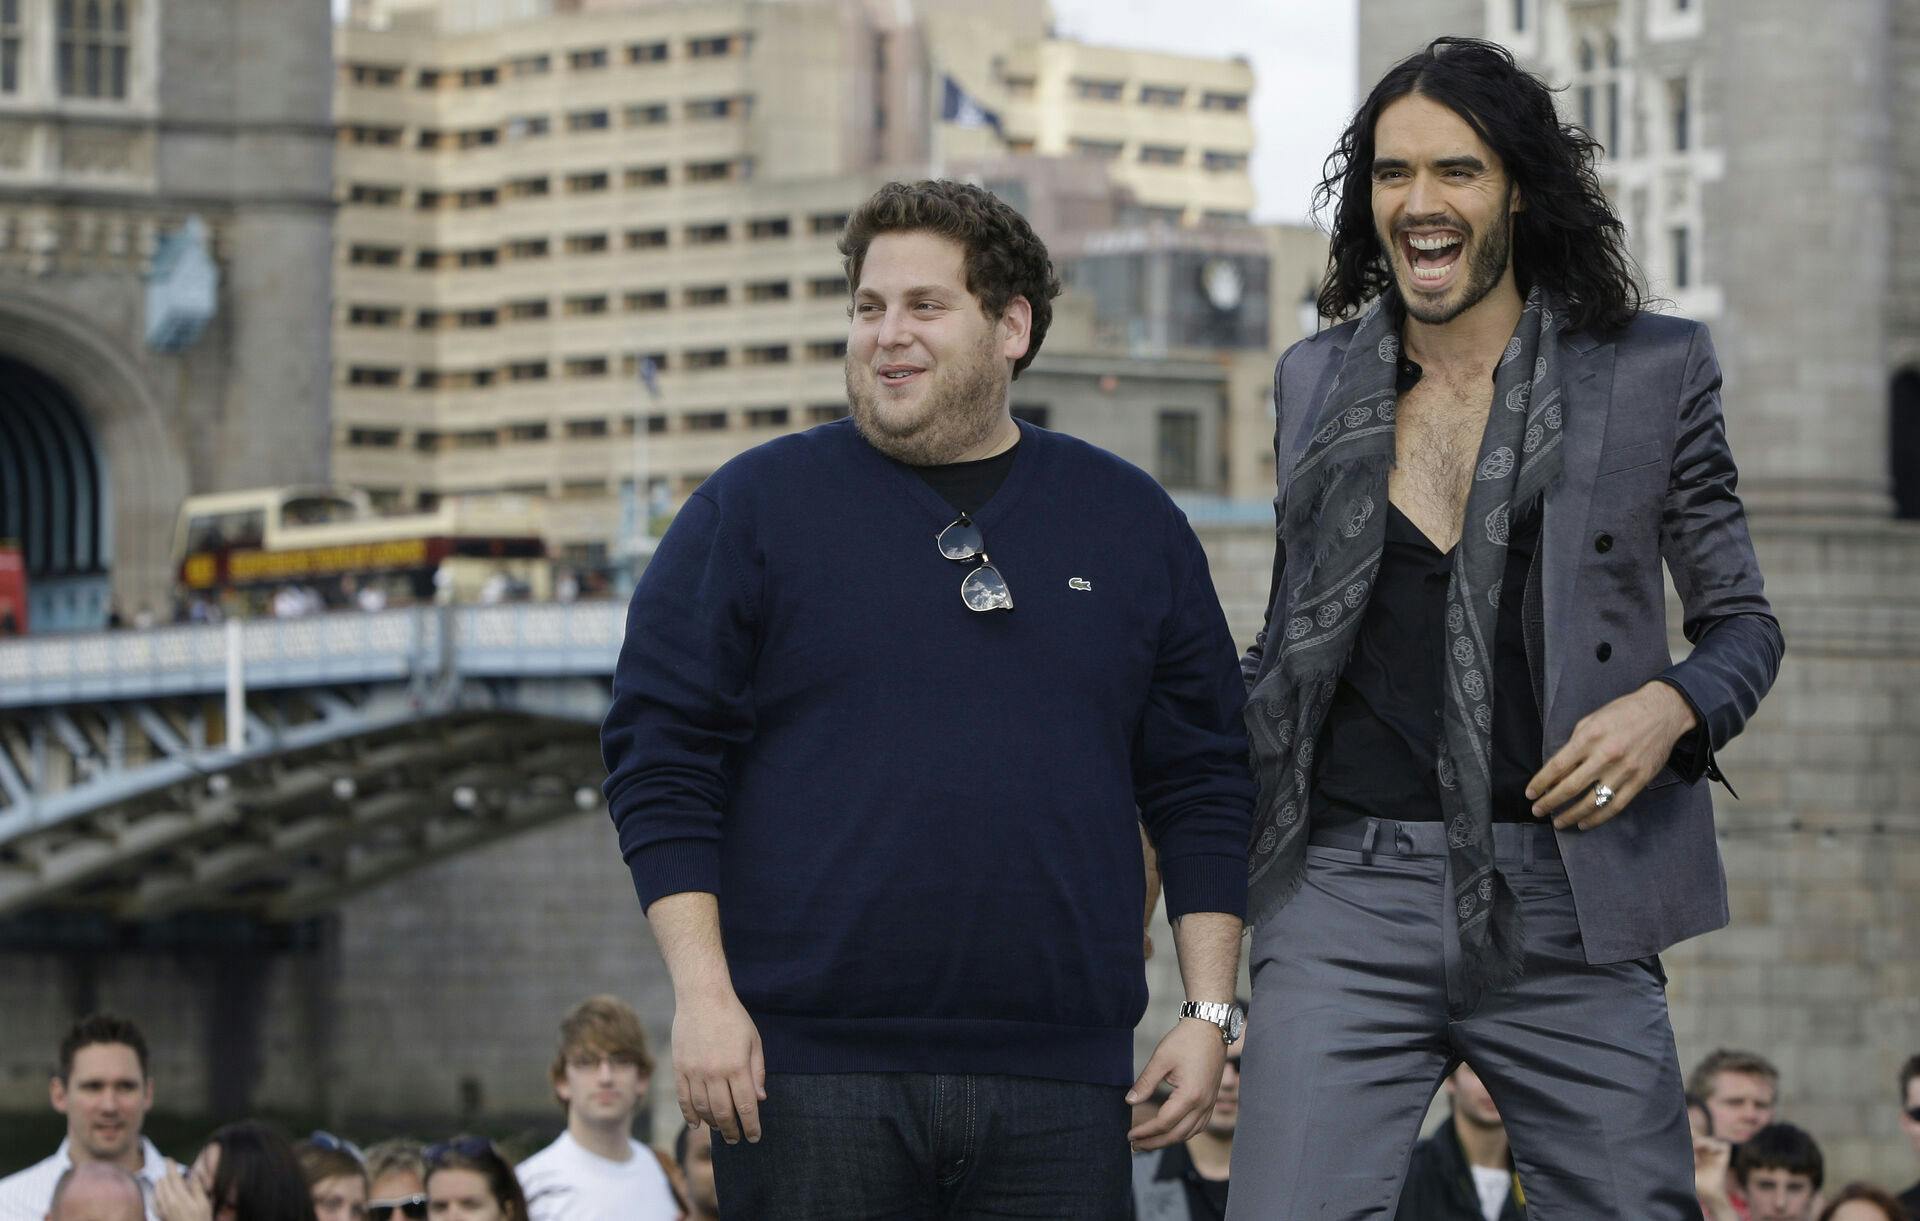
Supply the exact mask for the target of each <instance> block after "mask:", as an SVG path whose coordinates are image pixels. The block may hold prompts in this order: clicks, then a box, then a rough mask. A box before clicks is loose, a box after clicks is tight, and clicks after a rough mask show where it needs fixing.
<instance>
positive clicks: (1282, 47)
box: [1053, 0, 1358, 220]
mask: <svg viewBox="0 0 1920 1221" xmlns="http://www.w3.org/2000/svg"><path fill="white" fill-rule="evenodd" d="M1354 4H1355V0H1053V11H1054V19H1055V22H1054V23H1055V25H1056V26H1057V28H1058V30H1059V33H1060V34H1061V35H1062V36H1063V37H1067V38H1076V39H1080V40H1082V41H1084V42H1093V43H1101V44H1104V45H1107V46H1119V47H1141V48H1145V49H1148V50H1155V51H1172V52H1176V53H1179V54H1184V55H1219V56H1231V55H1244V56H1246V57H1247V58H1248V59H1250V60H1252V61H1253V69H1254V79H1255V93H1254V98H1253V127H1254V152H1253V186H1254V190H1255V191H1256V192H1257V193H1258V197H1259V200H1258V205H1257V207H1256V209H1255V212H1254V215H1255V218H1256V219H1258V220H1304V219H1306V216H1307V208H1308V205H1309V200H1310V196H1311V195H1312V192H1313V187H1314V184H1316V183H1317V182H1319V181H1320V164H1321V162H1322V161H1324V160H1325V159H1326V156H1327V154H1328V153H1329V152H1331V151H1332V149H1333V142H1334V139H1335V137H1337V136H1338V135H1339V134H1340V129H1341V128H1342V127H1343V126H1345V124H1346V121H1347V119H1348V118H1349V117H1350V116H1351V114H1352V111H1353V107H1354V103H1355V100H1356V99H1355V98H1354V90H1355V83H1354V76H1355V73H1356V72H1357V70H1358V69H1357V67H1356V60H1355V48H1354V43H1355V38H1356V33H1357V29H1358V19H1357V18H1356V16H1355V15H1354Z"/></svg>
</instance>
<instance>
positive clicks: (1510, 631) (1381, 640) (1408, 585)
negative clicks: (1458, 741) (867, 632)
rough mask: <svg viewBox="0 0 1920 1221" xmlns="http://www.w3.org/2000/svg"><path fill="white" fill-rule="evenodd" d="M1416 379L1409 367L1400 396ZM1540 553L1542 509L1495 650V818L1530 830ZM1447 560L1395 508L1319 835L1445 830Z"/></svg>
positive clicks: (1336, 729) (1342, 697)
mask: <svg viewBox="0 0 1920 1221" xmlns="http://www.w3.org/2000/svg"><path fill="white" fill-rule="evenodd" d="M1419 376H1420V370H1419V366H1418V365H1415V364H1414V363H1413V362H1411V361H1403V362H1402V364H1401V371H1400V389H1401V392H1402V393H1404V392H1405V391H1406V390H1407V388H1408V387H1409V386H1411V385H1412V383H1413V382H1415V381H1418V380H1419ZM1539 545H1540V501H1539V500H1538V499H1535V501H1534V502H1533V504H1531V505H1529V506H1526V507H1525V509H1524V510H1523V511H1522V512H1521V513H1519V514H1517V515H1516V518H1515V520H1514V523H1513V529H1512V533H1511V536H1510V538H1509V539H1508V542H1507V568H1506V572H1505V574H1504V575H1503V577H1502V579H1501V583H1500V613H1499V617H1498V620H1497V623H1496V626H1495V629H1494V645H1493V794H1492V796H1493V818H1494V821H1495V822H1532V821H1533V815H1532V803H1531V802H1529V801H1528V800H1527V795H1526V787H1527V781H1528V780H1531V779H1532V778H1533V775H1534V773H1536V772H1538V771H1539V770H1540V767H1541V765H1542V763H1544V762H1545V759H1544V753H1543V749H1542V739H1543V737H1544V736H1545V731H1544V729H1543V728H1542V725H1541V719H1540V708H1539V704H1538V702H1537V701H1536V700H1535V698H1534V691H1533V677H1532V673H1531V671H1530V669H1529V667H1528V664H1527V649H1526V637H1525V627H1524V620H1523V617H1522V611H1523V605H1524V602H1525V597H1526V584H1527V570H1528V568H1529V567H1530V566H1531V564H1532V563H1533V556H1534V552H1535V551H1536V550H1537V549H1538V548H1539ZM1458 549H1459V548H1458V546H1457V545H1456V547H1455V548H1454V550H1452V551H1446V552H1443V551H1441V550H1440V549H1439V548H1438V547H1435V546H1434V545H1433V543H1432V541H1431V540H1429V539H1428V538H1427V536H1426V535H1425V534H1423V533H1421V531H1420V528H1419V527H1418V526H1416V525H1414V524H1413V522H1412V521H1410V520H1408V518H1407V516H1406V515H1405V514H1404V513H1402V512H1401V511H1400V510H1399V508H1397V507H1395V506H1392V505H1391V504H1389V506H1388V510H1387V541H1386V550H1385V552H1384V553H1383V554H1382V556H1381V560H1380V575H1379V577H1378V578H1377V579H1376V580H1375V582H1374V590H1373V597H1372V600H1371V601H1369V603H1368V604H1367V611H1366V615H1365V617H1364V618H1362V619H1361V621H1360V633H1359V636H1358V637H1357V638H1356V639H1355V641H1354V648H1353V654H1352V656H1351V657H1349V658H1348V659H1347V668H1346V670H1345V671H1344V672H1342V674H1341V676H1340V682H1339V685H1338V686H1337V687H1336V688H1335V689H1334V695H1333V704H1332V706H1331V707H1330V708H1329V709H1328V711H1327V721H1326V727H1325V729H1324V730H1323V731H1322V733H1321V737H1320V742H1319V746H1320V750H1319V770H1318V771H1317V772H1316V773H1315V777H1314V784H1313V795H1312V799H1311V803H1312V817H1313V820H1314V822H1315V823H1316V824H1319V825H1337V824H1340V823H1345V822H1352V821H1356V820H1358V819H1363V818H1368V817H1374V818H1395V819H1401V820H1404V821H1408V822H1438V821H1439V820H1440V819H1441V818H1442V817H1443V815H1442V812H1441V807H1440V776H1439V769H1438V760H1439V746H1440V739H1441V734H1442V726H1441V714H1442V708H1443V706H1444V704H1445V701H1446V670H1445V667H1446V656H1445V654H1446V619H1447V586H1448V583H1449V581H1450V580H1451V578H1452V576H1453V557H1454V555H1455V553H1456V552H1457V551H1458Z"/></svg>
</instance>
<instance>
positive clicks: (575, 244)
mask: <svg viewBox="0 0 1920 1221" xmlns="http://www.w3.org/2000/svg"><path fill="white" fill-rule="evenodd" d="M607 248H608V243H607V235H606V234H604V233H569V234H568V235H567V242H566V247H565V249H566V252H567V253H568V254H605V253H606V251H607Z"/></svg>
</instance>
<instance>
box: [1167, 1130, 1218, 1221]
mask: <svg viewBox="0 0 1920 1221" xmlns="http://www.w3.org/2000/svg"><path fill="white" fill-rule="evenodd" d="M1154 1177H1155V1178H1159V1179H1179V1180H1180V1186H1181V1187H1182V1188H1183V1189H1184V1190H1185V1191H1186V1196H1187V1215H1188V1216H1189V1217H1190V1218H1192V1221H1226V1218H1227V1184H1228V1180H1227V1179H1208V1178H1202V1177H1201V1175H1200V1172H1199V1171H1198V1170H1196V1169H1194V1166H1193V1155H1192V1154H1190V1153H1188V1152H1187V1147H1186V1146H1185V1145H1184V1144H1181V1145H1169V1146H1168V1147H1167V1151H1166V1152H1165V1153H1164V1154H1162V1155H1161V1162H1160V1167H1159V1171H1158V1172H1157V1173H1156V1174H1155V1175H1154Z"/></svg>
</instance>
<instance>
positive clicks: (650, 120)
mask: <svg viewBox="0 0 1920 1221" xmlns="http://www.w3.org/2000/svg"><path fill="white" fill-rule="evenodd" d="M626 115H627V126H628V127H657V126H659V125H660V124H662V123H665V122H666V121H667V119H668V117H669V116H668V112H667V104H666V103H665V102H635V103H634V104H633V105H631V106H629V107H627V110H626Z"/></svg>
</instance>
